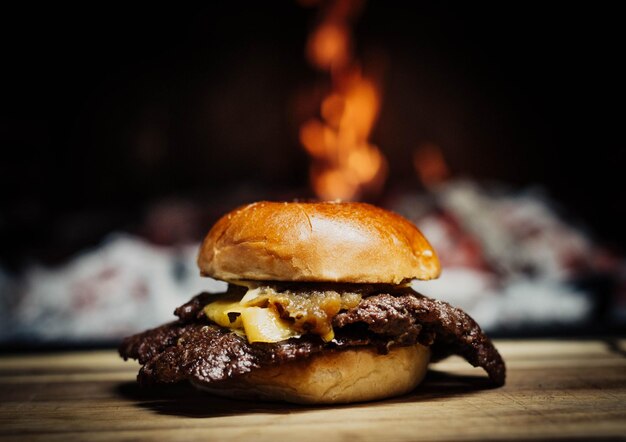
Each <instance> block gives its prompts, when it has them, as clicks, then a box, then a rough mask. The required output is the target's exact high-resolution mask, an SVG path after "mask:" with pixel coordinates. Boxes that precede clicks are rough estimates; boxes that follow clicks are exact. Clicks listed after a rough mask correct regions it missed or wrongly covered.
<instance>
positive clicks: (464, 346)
mask: <svg viewBox="0 0 626 442" xmlns="http://www.w3.org/2000/svg"><path fill="white" fill-rule="evenodd" d="M322 294H323V296H322ZM359 300H360V301H359ZM355 304H356V305H355ZM353 305H354V306H353ZM335 312H338V313H336V314H335ZM175 314H176V316H178V320H177V321H174V322H171V323H169V324H164V325H162V326H161V327H157V328H155V329H152V330H148V331H145V332H143V333H139V334H137V335H134V336H129V337H128V338H126V339H125V340H124V342H123V343H122V345H121V346H120V349H119V350H120V354H121V355H122V356H123V357H124V358H134V359H138V360H139V362H140V363H141V364H142V365H143V367H142V368H141V370H140V372H139V376H138V380H139V382H140V384H142V385H148V384H153V383H172V382H179V381H184V380H191V381H194V382H200V383H213V382H216V383H217V382H222V381H226V380H229V379H232V378H235V377H237V376H242V375H245V374H246V373H249V372H251V371H253V370H257V369H260V368H263V367H269V366H276V365H281V364H286V363H291V362H295V361H299V360H306V359H308V358H311V357H313V356H314V355H316V354H320V353H323V352H336V351H343V350H346V349H357V348H373V349H376V350H377V351H378V352H379V353H380V354H385V353H387V352H388V351H389V350H390V349H391V348H393V347H397V346H411V345H415V344H421V345H424V346H427V347H429V348H430V349H431V355H432V360H439V359H441V358H444V357H446V356H448V355H451V354H457V355H460V356H462V357H464V358H465V359H466V360H467V361H468V362H470V363H471V364H472V365H474V366H480V367H482V368H484V369H485V371H486V372H487V373H488V374H489V377H490V379H491V380H492V382H493V383H494V384H496V385H502V384H503V383H504V377H505V367H504V362H503V361H502V358H501V357H500V355H499V353H498V351H497V350H496V348H495V347H494V346H493V344H492V343H491V341H490V340H489V338H488V337H487V336H486V335H485V334H484V333H483V332H482V330H481V329H480V327H479V326H478V324H476V322H475V321H474V320H473V319H472V318H471V317H469V316H468V315H467V314H466V313H465V312H463V311H462V310H460V309H457V308H454V307H452V306H451V305H449V304H447V303H445V302H442V301H439V300H436V299H431V298H428V297H426V296H422V295H420V294H419V293H416V292H414V291H413V290H412V289H410V288H409V287H402V286H387V285H382V284H371V285H365V284H363V285H361V284H358V285H357V284H344V285H339V284H312V283H310V284H309V283H299V284H295V283H292V284H285V283H266V284H263V285H258V286H251V287H247V288H246V287H243V288H242V287H237V286H231V287H229V290H228V292H227V293H225V294H222V295H215V294H211V293H201V294H199V295H198V296H195V297H194V298H192V299H191V300H190V301H189V302H187V303H185V304H183V305H182V306H180V307H178V308H177V309H176V310H175ZM333 315H334V316H333ZM331 333H332V334H331ZM333 335H334V338H332V339H331V338H330V336H333Z"/></svg>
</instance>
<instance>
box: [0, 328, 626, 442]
mask: <svg viewBox="0 0 626 442" xmlns="http://www.w3.org/2000/svg"><path fill="white" fill-rule="evenodd" d="M496 344H497V346H498V348H499V349H500V350H501V352H502V354H503V356H504V358H505V360H506V362H507V364H508V379H507V384H506V386H505V387H503V388H499V389H489V388H488V387H487V385H486V383H485V382H484V379H485V377H484V375H483V373H482V371H481V370H479V369H474V368H472V367H471V366H469V365H468V364H467V363H465V362H464V361H462V360H460V359H456V358H451V359H449V360H446V361H444V362H441V363H439V364H435V365H433V370H432V371H431V372H430V373H429V376H428V378H427V381H426V383H425V384H423V385H422V386H420V387H418V389H417V390H415V391H414V392H413V393H411V394H409V395H407V396H404V397H401V398H397V399H393V400H385V401H381V402H374V403H365V404H356V405H351V406H333V407H310V406H295V405H286V404H272V403H251V402H237V401H231V400H225V399H218V398H214V397H211V396H209V395H205V394H201V393H199V392H196V391H195V390H192V389H191V388H189V387H187V386H182V385H181V386H175V387H168V388H158V389H152V390H140V389H139V388H138V387H137V386H136V384H135V382H134V379H135V375H136V371H137V367H138V366H137V364H136V363H134V362H126V363H125V362H123V361H122V360H121V359H119V358H118V357H117V355H116V353H115V352H114V351H112V350H111V351H89V352H75V353H63V354H47V355H15V356H11V355H9V356H2V357H0V439H14V440H26V439H27V440H46V441H48V440H72V439H79V440H99V439H116V440H117V439H133V440H135V439H166V440H171V439H179V440H189V439H202V440H205V441H208V440H223V441H257V440H271V441H287V440H293V441H298V442H299V441H316V442H327V441H331V440H349V441H356V440H371V441H387V440H489V439H511V440H513V439H546V438H557V439H571V438H580V440H588V438H602V439H603V440H606V438H618V437H626V340H607V341H578V342H577V341H545V340H541V341H498V342H496Z"/></svg>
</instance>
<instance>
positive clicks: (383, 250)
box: [198, 202, 441, 284]
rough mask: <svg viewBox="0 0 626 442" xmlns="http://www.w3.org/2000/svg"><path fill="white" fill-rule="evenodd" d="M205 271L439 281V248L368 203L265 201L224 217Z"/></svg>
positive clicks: (206, 245)
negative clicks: (437, 249)
mask: <svg viewBox="0 0 626 442" xmlns="http://www.w3.org/2000/svg"><path fill="white" fill-rule="evenodd" d="M198 266H199V267H200V271H201V273H202V274H203V275H205V276H211V277H213V278H217V279H222V280H227V281H236V280H257V281H267V280H273V281H333V282H352V283H391V284H398V283H400V282H402V281H405V280H409V279H415V278H416V279H422V280H427V279H433V278H436V277H438V276H439V273H440V271H441V267H440V265H439V260H438V259H437V255H436V254H435V251H434V250H433V248H432V247H431V246H430V244H429V243H428V241H427V240H426V238H424V236H423V235H422V233H421V232H420V231H419V230H418V229H417V228H416V227H415V226H414V225H413V224H412V223H411V222H409V221H408V220H406V219H405V218H403V217H401V216H399V215H396V214H395V213H392V212H388V211H386V210H383V209H381V208H378V207H375V206H372V205H370V204H364V203H334V202H324V203H274V202H259V203H254V204H249V205H247V206H243V207H240V208H238V209H236V210H234V211H232V212H230V213H228V214H226V215H225V216H224V217H222V218H221V219H220V220H219V221H218V222H217V223H216V224H215V226H213V228H212V229H211V231H210V232H209V233H208V235H207V236H206V238H205V239H204V242H203V244H202V246H201V248H200V254H199V256H198Z"/></svg>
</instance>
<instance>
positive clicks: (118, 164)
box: [0, 1, 626, 269]
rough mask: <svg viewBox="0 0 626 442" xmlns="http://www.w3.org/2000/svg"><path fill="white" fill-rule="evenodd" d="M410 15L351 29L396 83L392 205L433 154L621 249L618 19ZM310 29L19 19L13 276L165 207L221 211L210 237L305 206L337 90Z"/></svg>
mask: <svg viewBox="0 0 626 442" xmlns="http://www.w3.org/2000/svg"><path fill="white" fill-rule="evenodd" d="M410 5H411V6H409V2H370V3H369V4H367V5H366V6H365V8H364V10H363V13H362V15H361V17H360V18H359V20H358V21H357V22H356V27H355V41H356V43H357V49H358V56H359V58H360V59H361V60H363V63H364V66H365V68H366V69H367V68H368V66H374V67H375V68H376V69H377V70H379V71H380V70H382V71H383V74H384V76H383V78H384V82H383V94H384V98H383V106H382V110H381V115H380V120H379V122H378V124H377V127H376V129H375V131H374V134H373V137H372V138H373V141H374V142H375V143H376V144H377V145H378V146H380V148H381V150H382V151H383V152H384V153H385V154H386V155H387V157H388V158H389V162H390V176H389V179H388V184H387V187H386V189H387V193H389V192H397V191H398V189H401V190H402V189H413V190H414V189H419V188H420V184H419V182H418V180H417V178H416V177H415V174H414V171H413V170H412V167H411V154H412V151H413V149H415V148H416V147H417V146H418V145H420V144H422V143H425V142H432V143H435V144H437V145H438V146H440V147H441V149H442V150H443V153H444V156H445V157H446V159H447V161H448V163H449V165H450V167H451V169H452V171H453V173H454V175H455V176H457V177H470V178H474V179H478V180H480V181H481V182H485V181H493V180H495V181H500V182H504V183H507V184H508V185H510V186H511V187H512V188H513V189H520V188H526V187H528V186H540V187H542V188H544V189H545V190H546V192H547V194H548V195H549V197H550V198H551V199H552V200H553V201H555V202H556V203H557V205H558V207H559V210H560V211H561V213H562V214H564V216H566V217H567V218H568V219H569V220H571V221H573V222H576V223H577V224H580V225H583V226H585V227H586V228H587V229H588V230H589V231H590V232H591V233H592V234H593V235H594V237H595V238H596V239H598V240H599V241H601V242H603V243H605V244H607V245H609V246H611V247H615V248H617V249H623V247H624V245H625V243H626V235H625V233H624V229H623V227H622V224H623V223H622V220H623V219H624V217H625V215H626V209H625V208H624V204H623V199H624V197H623V190H624V187H625V186H624V176H623V175H624V172H623V167H624V166H623V165H624V162H625V160H626V158H625V157H626V155H625V150H626V149H625V148H624V145H623V139H624V136H623V131H622V130H621V129H622V128H623V117H622V115H623V110H622V107H623V103H624V102H623V99H622V98H623V97H622V96H623V86H622V83H623V78H624V75H623V70H620V69H619V67H618V65H619V64H620V62H621V59H622V58H623V44H622V41H623V40H624V35H623V30H622V28H623V26H622V25H621V23H618V20H619V17H620V14H618V13H617V11H616V10H614V9H612V8H610V7H608V6H606V5H600V6H598V5H597V4H595V3H594V4H593V5H592V4H591V3H590V4H587V5H581V6H572V5H556V4H555V5H546V4H543V3H539V2H537V3H532V2H531V3H529V2H507V3H483V4H469V3H464V4H460V5H454V4H449V3H442V2H410ZM315 18H316V12H315V10H314V9H307V8H303V7H301V6H300V5H298V4H297V3H296V2H292V1H277V2H245V3H238V2H219V3H216V4H210V5H205V6H202V7H189V8H184V7H182V6H181V7H171V6H168V7H155V6H154V5H150V6H149V7H143V6H137V5H131V6H129V5H124V6H121V5H114V6H111V5H109V4H106V5H99V6H94V5H89V6H78V7H74V6H73V7H71V8H70V7H66V6H57V5H55V6H44V7H40V6H38V7H35V6H30V5H28V6H16V5H13V6H9V7H8V8H7V7H5V9H4V11H3V14H2V18H1V19H0V20H1V22H2V25H1V26H0V38H1V41H2V43H1V45H2V54H1V57H2V74H1V75H2V77H3V78H2V83H1V86H0V143H1V147H2V160H1V161H0V180H1V181H0V184H1V185H0V189H1V190H0V192H2V199H1V201H2V207H1V215H0V240H1V243H2V247H1V255H0V264H2V265H4V266H6V267H8V268H10V269H19V268H20V267H21V266H23V265H24V264H26V263H28V262H30V261H32V260H43V261H44V262H51V263H54V262H59V261H61V260H63V259H64V258H66V257H67V256H69V255H71V254H72V253H74V252H76V251H77V250H79V249H81V248H83V247H86V246H89V245H92V244H95V243H97V242H98V241H99V240H101V238H102V237H103V236H104V235H106V233H108V232H110V231H113V230H118V229H122V230H128V231H133V232H139V233H141V232H144V231H145V224H146V216H147V215H146V214H147V213H149V211H150V208H151V207H154V205H155V204H158V202H159V201H162V200H181V199H182V200H185V201H192V202H193V203H194V204H196V205H197V206H200V207H204V208H206V210H205V211H204V212H203V213H201V217H203V221H201V222H200V224H201V225H202V226H204V227H203V228H206V227H207V226H208V225H209V221H208V220H206V218H213V217H215V216H217V215H218V214H219V213H221V212H223V210H226V209H228V208H230V207H231V206H233V205H235V204H239V203H241V202H244V201H245V200H249V199H259V198H292V197H306V196H310V191H309V190H308V188H307V185H308V184H307V183H308V176H307V174H308V172H307V170H308V159H307V156H306V155H305V153H303V151H302V150H301V147H300V145H299V143H298V126H299V124H300V123H301V122H302V121H303V120H305V119H307V118H310V117H311V116H313V113H314V112H315V110H316V108H315V107H314V106H312V105H311V103H312V102H314V101H312V100H311V96H312V94H313V95H314V94H315V91H318V92H319V91H320V90H323V86H324V84H325V83H324V82H325V81H327V76H326V74H324V73H322V72H317V71H315V70H314V69H313V68H312V67H310V66H309V65H308V64H307V62H306V60H305V58H304V47H305V42H306V37H307V33H308V32H309V30H310V29H311V27H312V26H313V25H314V23H315ZM320 88H322V89H320ZM381 201H384V195H383V197H382V199H381ZM195 234H196V233H194V232H192V233H191V234H190V235H191V236H193V235H195ZM197 234H198V235H200V234H201V233H200V232H199V231H198V232H197ZM198 238H199V236H198Z"/></svg>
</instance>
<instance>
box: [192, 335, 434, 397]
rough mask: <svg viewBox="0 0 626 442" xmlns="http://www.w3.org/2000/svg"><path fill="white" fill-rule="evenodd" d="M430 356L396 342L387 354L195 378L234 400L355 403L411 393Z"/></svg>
mask: <svg viewBox="0 0 626 442" xmlns="http://www.w3.org/2000/svg"><path fill="white" fill-rule="evenodd" d="M429 360H430V349H429V348H427V347H424V346H422V345H420V344H416V345H414V346H410V347H395V348H393V349H391V350H390V351H389V353H388V354H386V355H381V354H378V353H377V352H376V350H375V349H372V348H363V349H354V350H344V351H335V352H327V353H323V354H320V355H317V356H314V357H313V358H312V359H311V360H304V361H299V362H295V363H287V364H283V365H279V366H275V367H267V368H262V369H258V370H255V371H253V372H251V373H248V374H246V375H243V376H239V377H237V378H234V379H232V380H228V381H224V382H221V383H216V384H214V383H208V384H202V383H200V382H194V381H192V383H193V385H194V386H195V387H197V388H200V389H202V390H205V391H208V392H210V393H213V394H217V395H219V396H225V397H230V398H236V399H246V400H275V401H286V402H293V403H298V404H339V403H352V402H362V401H370V400H376V399H384V398H388V397H393V396H399V395H402V394H406V393H408V392H410V391H411V390H413V389H414V388H415V387H416V386H417V385H418V384H419V383H420V382H421V381H422V379H423V378H424V375H425V374H426V368H427V366H428V362H429Z"/></svg>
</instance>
